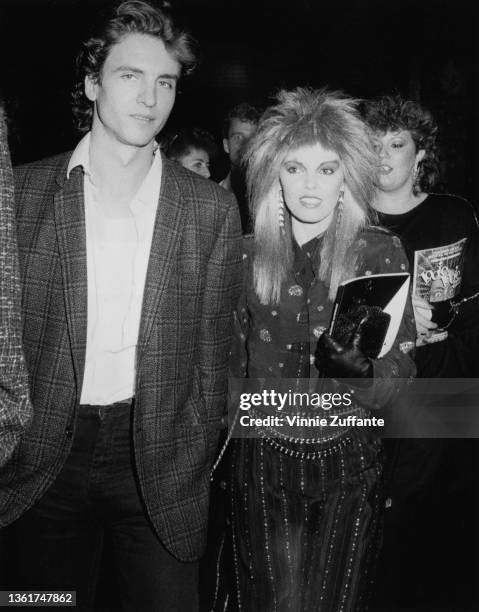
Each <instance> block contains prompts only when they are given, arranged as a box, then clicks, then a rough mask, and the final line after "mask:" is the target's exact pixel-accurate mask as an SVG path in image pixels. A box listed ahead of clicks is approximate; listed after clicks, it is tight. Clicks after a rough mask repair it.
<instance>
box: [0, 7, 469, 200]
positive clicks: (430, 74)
mask: <svg viewBox="0 0 479 612" xmlns="http://www.w3.org/2000/svg"><path fill="white" fill-rule="evenodd" d="M172 4H173V7H174V10H175V12H176V14H177V16H178V17H179V18H180V19H181V20H182V21H183V22H184V24H185V25H186V26H187V27H189V29H190V30H191V31H192V33H193V34H194V35H195V36H196V38H197V39H198V40H199V42H200V47H201V50H202V56H203V59H202V63H201V65H200V67H199V69H198V70H197V72H196V73H195V74H194V75H193V76H192V77H190V78H189V79H186V80H185V81H184V82H183V83H182V85H181V89H180V94H179V96H178V99H177V103H176V106H175V109H174V111H173V114H172V116H171V118H170V120H169V124H168V128H169V129H170V130H173V129H175V128H176V127H179V126H181V125H186V124H189V125H193V124H196V125H200V126H203V127H205V128H207V129H209V130H210V131H211V132H213V133H214V135H215V136H216V137H217V138H218V140H219V139H220V138H221V125H222V119H223V117H224V115H225V114H226V112H227V111H228V109H229V108H230V107H231V106H233V105H234V104H236V103H238V102H241V101H249V102H251V103H253V104H255V105H258V106H261V107H264V106H265V105H267V104H268V101H269V100H270V97H271V95H272V93H274V91H275V90H277V89H278V88H280V87H295V86H297V85H311V86H313V87H321V86H325V85H327V86H329V87H331V88H340V89H343V90H345V91H346V92H348V93H350V94H352V95H355V96H359V97H369V96H374V95H378V94H381V93H391V92H400V93H402V94H403V95H405V96H406V97H411V98H414V99H417V100H420V101H421V102H422V103H423V104H424V105H426V106H427V107H429V108H430V109H431V110H432V111H433V112H434V114H435V116H436V118H437V120H438V122H439V125H440V136H441V139H440V140H441V150H442V160H443V163H442V166H443V171H444V172H443V181H442V184H441V186H440V187H441V188H442V189H444V190H447V191H451V192H455V193H459V194H461V195H465V196H466V197H469V198H471V199H472V200H473V201H475V202H477V201H479V186H478V185H477V180H476V176H477V170H476V169H477V168H478V167H479V153H478V143H479V139H478V136H479V129H478V123H479V120H478V117H479V70H478V67H479V61H478V60H479V45H478V35H479V17H478V9H477V8H476V6H479V3H477V2H474V1H473V0H469V1H467V0H422V1H421V0H395V1H393V0H389V1H388V0H335V1H334V2H333V1H332V0H291V1H289V2H286V1H284V0H256V1H251V0H172ZM104 5H105V0H94V1H93V0H1V7H0V18H1V21H0V40H1V43H0V45H1V56H0V57H1V58H2V59H1V62H2V64H3V65H2V72H1V74H2V76H1V80H0V90H1V91H3V93H4V95H5V96H6V97H7V99H8V100H9V114H10V116H11V119H12V126H11V146H12V155H13V159H14V162H16V163H20V162H24V161H31V160H33V159H37V158H40V157H43V156H46V155H50V154H53V153H58V152H60V151H63V150H66V149H71V148H72V147H73V146H74V145H75V143H76V141H77V140H78V136H77V135H76V134H75V132H74V130H73V128H72V120H71V114H70V90H71V85H72V82H73V66H74V58H75V54H76V51H77V49H78V45H79V42H80V40H81V39H82V38H83V37H84V36H85V35H86V33H87V31H88V27H89V24H91V22H92V20H93V19H94V18H95V17H96V15H97V14H98V12H99V11H101V10H102V7H103V6H104ZM220 173H221V169H219V168H217V169H216V175H219V174H220ZM216 178H218V176H217V177H216ZM219 178H221V177H219Z"/></svg>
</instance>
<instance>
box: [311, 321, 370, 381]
mask: <svg viewBox="0 0 479 612" xmlns="http://www.w3.org/2000/svg"><path fill="white" fill-rule="evenodd" d="M367 320H368V317H367V316H366V317H364V318H363V319H362V320H361V322H360V323H359V325H358V327H357V328H356V331H355V332H354V336H353V338H352V340H351V342H350V343H349V344H346V345H344V344H341V343H340V342H337V341H336V340H334V339H333V338H331V336H330V335H329V334H327V333H323V334H322V335H321V337H320V338H319V340H318V345H317V349H316V359H317V360H318V361H319V370H320V371H321V372H323V373H324V375H325V376H326V377H327V378H364V379H371V378H372V377H373V363H372V361H371V359H370V358H369V357H367V356H366V355H365V354H364V353H363V352H362V351H361V349H360V346H361V337H362V333H363V327H364V324H365V323H366V321H367ZM366 384H368V383H366V380H365V385H366Z"/></svg>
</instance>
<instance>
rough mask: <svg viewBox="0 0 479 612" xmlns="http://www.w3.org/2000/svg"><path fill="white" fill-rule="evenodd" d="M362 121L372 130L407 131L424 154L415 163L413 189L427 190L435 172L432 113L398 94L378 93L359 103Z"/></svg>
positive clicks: (382, 131)
mask: <svg viewBox="0 0 479 612" xmlns="http://www.w3.org/2000/svg"><path fill="white" fill-rule="evenodd" d="M362 114H363V118H364V120H365V122H366V123H367V124H368V126H369V127H370V129H371V130H372V131H373V132H375V133H378V132H379V133H384V132H397V131H400V130H407V131H408V132H410V134H411V136H412V139H413V140H414V144H415V145H416V150H417V151H420V150H421V149H424V151H425V155H424V157H423V158H422V160H421V162H420V163H419V166H418V176H417V179H416V182H415V186H414V189H415V192H420V191H423V192H428V191H431V189H432V188H433V187H434V185H435V183H436V181H437V179H438V176H439V160H438V146H437V132H438V127H437V124H436V122H435V120H434V117H433V116H432V114H431V113H430V111H428V110H427V109H425V108H423V107H422V106H421V105H420V104H419V102H415V101H413V100H404V98H402V97H401V96H400V95H395V96H381V97H379V98H376V99H373V100H367V101H365V102H364V103H363V105H362Z"/></svg>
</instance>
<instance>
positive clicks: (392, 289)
mask: <svg viewBox="0 0 479 612" xmlns="http://www.w3.org/2000/svg"><path fill="white" fill-rule="evenodd" d="M409 283H410V275H409V274H408V273H407V272H398V273H394V274H370V275H369V276H359V277H357V278H353V279H351V280H348V281H345V282H344V283H341V285H340V286H339V287H338V292H337V294H336V300H335V302H334V307H333V316H332V318H331V325H330V327H329V334H330V336H331V337H332V338H334V339H335V340H337V341H338V342H341V343H342V344H349V343H350V342H351V341H352V338H353V335H354V333H355V331H356V330H357V328H358V325H359V324H360V323H361V321H363V319H364V318H365V317H367V319H366V321H365V322H364V324H363V325H362V336H361V350H362V352H363V353H364V354H365V355H367V356H368V357H371V358H372V359H378V358H380V357H383V356H384V355H385V354H386V353H387V352H388V351H389V349H390V348H391V346H392V345H393V343H394V341H395V339H396V336H397V333H398V330H399V326H400V325H401V320H402V317H403V313H404V307H405V305H406V300H407V296H408V292H409Z"/></svg>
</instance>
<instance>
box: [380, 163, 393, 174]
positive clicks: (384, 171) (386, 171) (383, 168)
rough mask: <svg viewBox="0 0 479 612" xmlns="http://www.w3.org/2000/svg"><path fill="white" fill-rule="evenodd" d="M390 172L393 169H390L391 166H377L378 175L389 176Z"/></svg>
mask: <svg viewBox="0 0 479 612" xmlns="http://www.w3.org/2000/svg"><path fill="white" fill-rule="evenodd" d="M392 171H393V169H392V168H391V166H388V165H387V164H382V165H381V166H379V174H389V173H390V172H392Z"/></svg>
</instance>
